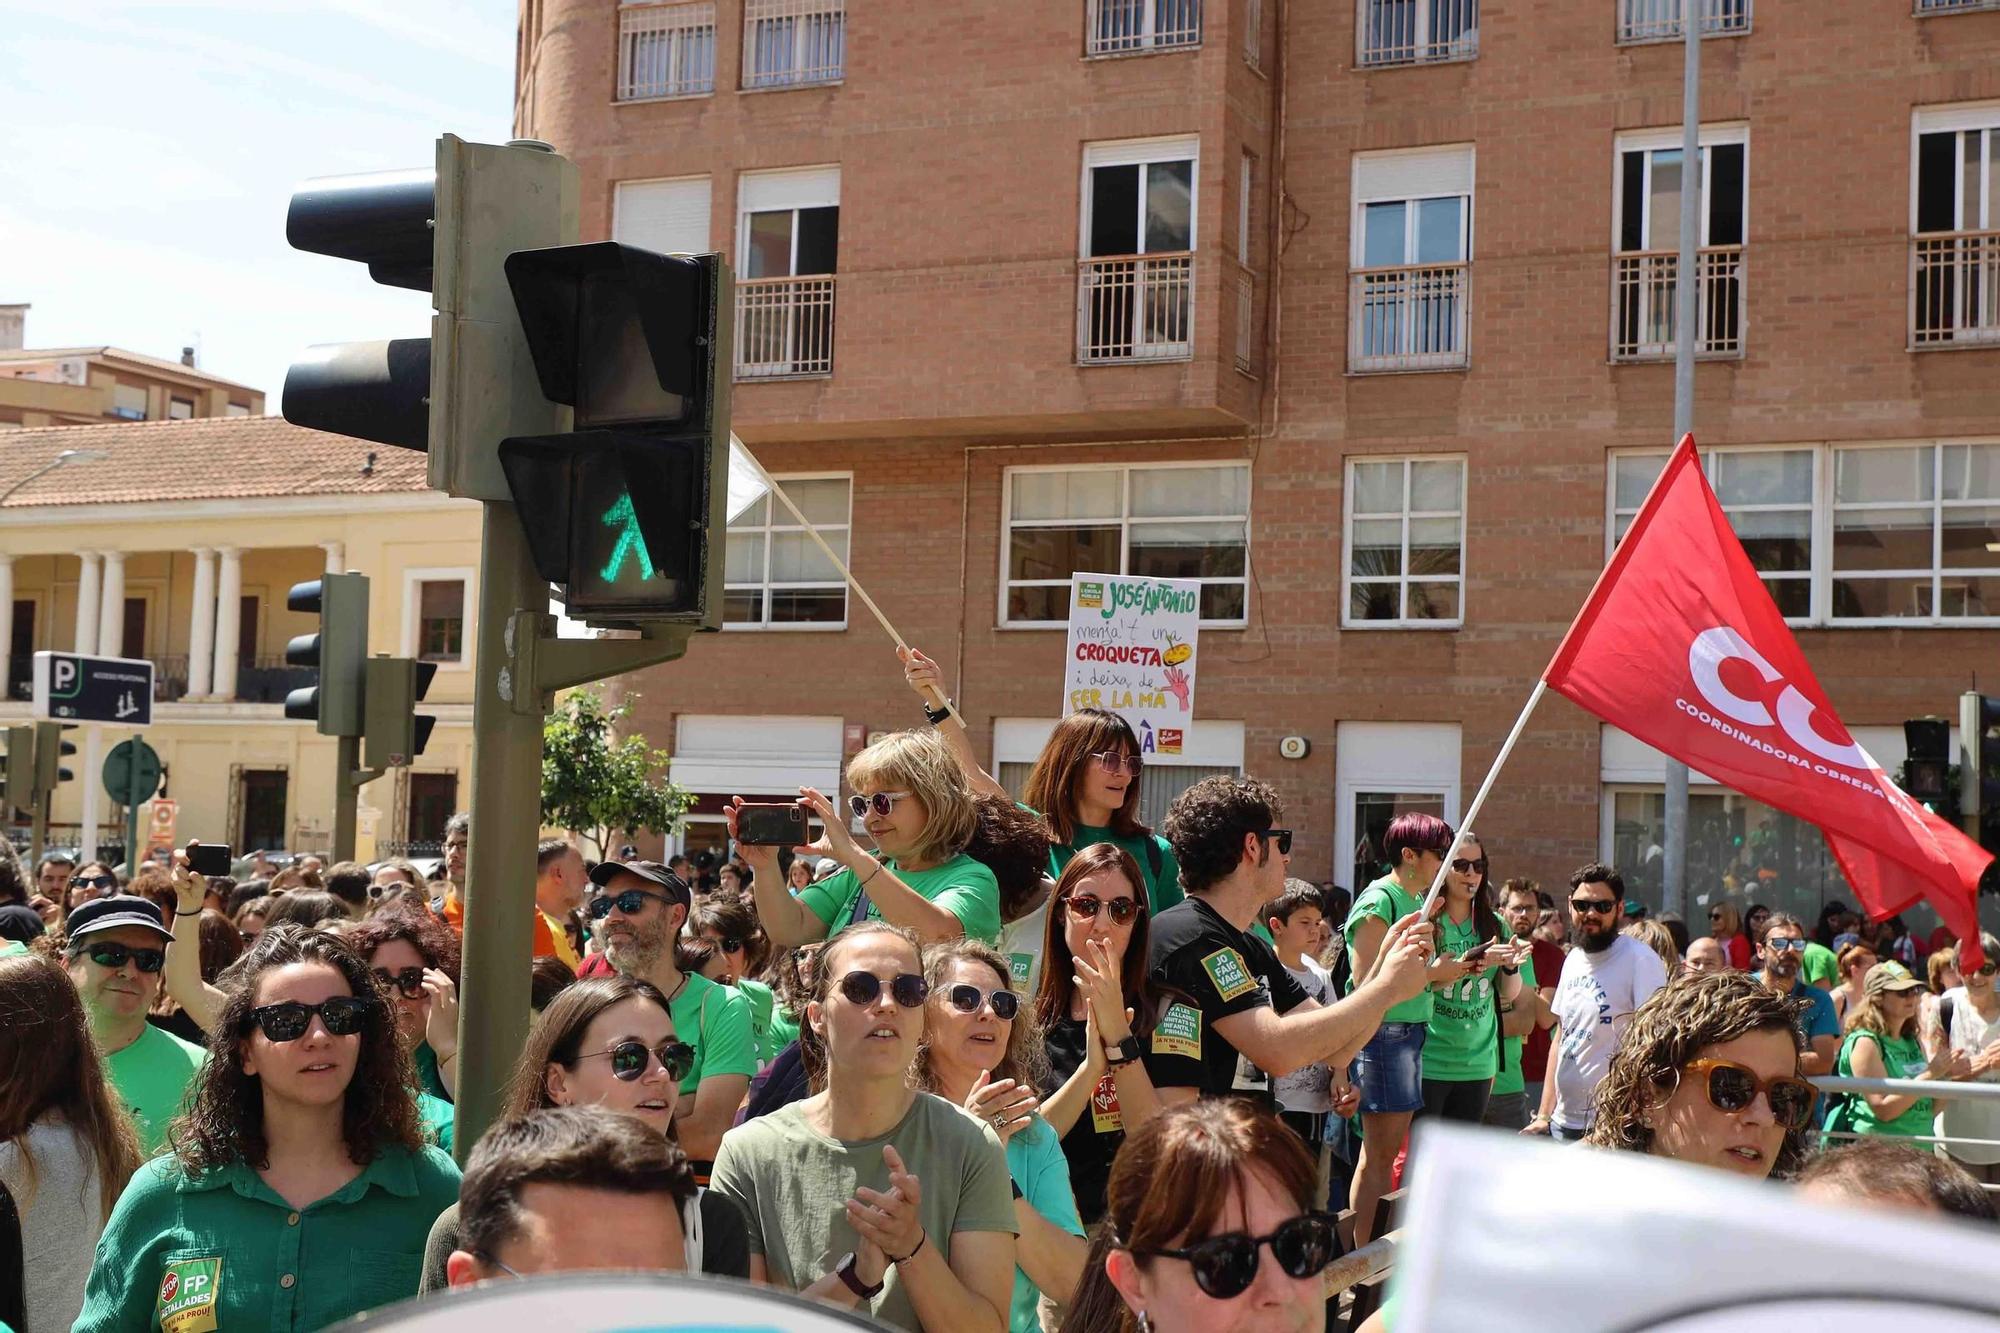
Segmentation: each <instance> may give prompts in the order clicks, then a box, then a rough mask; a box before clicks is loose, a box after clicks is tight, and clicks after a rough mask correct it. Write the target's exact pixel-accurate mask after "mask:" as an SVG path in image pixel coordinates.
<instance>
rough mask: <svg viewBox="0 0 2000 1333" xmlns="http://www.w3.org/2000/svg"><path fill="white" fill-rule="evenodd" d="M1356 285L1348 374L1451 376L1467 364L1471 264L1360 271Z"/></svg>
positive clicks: (1351, 298) (1352, 297) (1350, 318)
mask: <svg viewBox="0 0 2000 1333" xmlns="http://www.w3.org/2000/svg"><path fill="white" fill-rule="evenodd" d="M1351 285H1352V290H1351V292H1350V295H1349V298H1348V304H1349V307H1350V308H1349V312H1348V324H1349V334H1348V344H1347V347H1348V352H1347V368H1348V369H1349V370H1351V371H1354V372H1356V373H1357V374H1359V373H1366V372H1372V371H1384V370H1451V369H1455V368H1457V367H1459V366H1463V365H1465V364H1466V336H1465V335H1466V316H1467V313H1468V307H1469V306H1470V305H1471V302H1472V266H1471V265H1470V264H1406V265H1400V266H1398V267H1396V268H1371V269H1357V270H1356V271H1355V273H1354V275H1353V278H1352V284H1351Z"/></svg>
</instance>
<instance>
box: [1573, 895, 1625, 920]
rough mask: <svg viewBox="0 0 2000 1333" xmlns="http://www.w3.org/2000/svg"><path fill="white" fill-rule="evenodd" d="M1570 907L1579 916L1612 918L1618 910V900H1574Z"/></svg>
mask: <svg viewBox="0 0 2000 1333" xmlns="http://www.w3.org/2000/svg"><path fill="white" fill-rule="evenodd" d="M1569 905H1570V910H1572V911H1574V912H1575V913H1576V914H1577V915H1578V916H1592V915H1595V916H1610V915H1611V914H1612V913H1613V912H1615V911H1617V910H1618V900H1617V899H1616V898H1572V899H1570V900H1569Z"/></svg>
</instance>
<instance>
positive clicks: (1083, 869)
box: [1034, 842, 1202, 1223]
mask: <svg viewBox="0 0 2000 1333" xmlns="http://www.w3.org/2000/svg"><path fill="white" fill-rule="evenodd" d="M1139 884H1140V879H1139V867H1138V864H1137V863H1136V862H1134V861H1133V859H1132V856H1131V853H1129V852H1127V851H1126V850H1125V849H1124V848H1122V847H1118V846H1114V845H1112V844H1111V843H1103V842H1100V843H1097V844H1096V845H1094V846H1090V847H1086V848H1084V849H1083V850H1082V851H1080V852H1078V853H1077V854H1076V855H1075V856H1074V857H1072V858H1071V859H1070V862H1069V864H1068V865H1066V866H1064V867H1063V872H1062V878H1061V879H1058V880H1057V881H1056V888H1055V894H1054V903H1053V906H1052V907H1051V909H1050V912H1049V921H1048V934H1047V936H1046V939H1045V942H1044V944H1043V968H1042V974H1041V986H1040V987H1039V989H1037V990H1036V992H1035V997H1034V1006H1035V1019H1036V1022H1037V1023H1038V1025H1039V1026H1040V1027H1041V1029H1042V1033H1043V1042H1044V1045H1045V1047H1046V1048H1047V1051H1048V1062H1049V1066H1050V1069H1049V1074H1048V1079H1047V1081H1046V1082H1044V1083H1043V1085H1042V1089H1043V1094H1044V1095H1043V1101H1042V1108H1041V1114H1042V1116H1043V1118H1044V1119H1046V1120H1047V1121H1048V1122H1049V1124H1050V1126H1051V1127H1053V1128H1054V1130H1055V1132H1056V1133H1058V1134H1060V1135H1061V1136H1062V1149H1063V1154H1064V1156H1065V1157H1066V1158H1067V1159H1068V1161H1069V1171H1070V1184H1071V1187H1072V1188H1073V1190H1074V1191H1075V1194H1076V1206H1077V1210H1078V1212H1079V1213H1080V1214H1081V1216H1082V1218H1083V1220H1084V1222H1086V1223H1095V1222H1096V1221H1097V1219H1098V1218H1100V1217H1102V1216H1103V1215H1104V1187H1105V1182H1106V1181H1107V1180H1108V1179H1110V1176H1111V1162H1112V1159H1113V1158H1114V1157H1116V1156H1117V1155H1118V1148H1119V1145H1120V1144H1122V1143H1124V1142H1125V1137H1126V1135H1127V1134H1129V1133H1131V1132H1132V1131H1134V1130H1136V1129H1138V1128H1139V1126H1141V1125H1143V1124H1145V1123H1146V1122H1147V1121H1148V1120H1150V1119H1152V1118H1153V1116H1154V1115H1155V1114H1156V1113H1157V1112H1158V1111H1159V1109H1160V1108H1161V1107H1162V1106H1167V1105H1173V1104H1175V1103H1178V1102H1184V1101H1192V1100H1194V1098H1195V1097H1196V1096H1197V1095H1198V1094H1199V1091H1200V1088H1201V1081H1202V1071H1201V1061H1200V1060H1199V1059H1198V1058H1196V1052H1197V1049H1198V1044H1197V1043H1198V1037H1199V1033H1200V1030H1201V1012H1200V1010H1199V1009H1197V1008H1196V1007H1195V1005H1194V1003H1193V1001H1191V1000H1189V999H1187V998H1186V997H1185V996H1175V995H1170V994H1169V993H1168V992H1166V991H1165V990H1162V989H1161V988H1160V987H1158V986H1156V985H1154V984H1153V982H1152V981H1151V980H1149V979H1148V977H1147V974H1146V958H1147V950H1148V948H1149V947H1150V942H1149V935H1150V932H1149V931H1148V930H1147V928H1146V926H1147V921H1148V919H1149V917H1150V916H1151V913H1150V912H1148V911H1147V910H1146V899H1145V895H1144V892H1143V891H1142V890H1141V888H1140V887H1139Z"/></svg>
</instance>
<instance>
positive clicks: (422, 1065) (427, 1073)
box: [410, 1041, 451, 1102]
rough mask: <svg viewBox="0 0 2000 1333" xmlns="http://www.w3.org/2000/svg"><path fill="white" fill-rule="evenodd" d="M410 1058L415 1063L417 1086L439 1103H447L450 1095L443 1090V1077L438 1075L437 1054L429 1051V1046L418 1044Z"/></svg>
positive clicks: (426, 1042) (428, 1044)
mask: <svg viewBox="0 0 2000 1333" xmlns="http://www.w3.org/2000/svg"><path fill="white" fill-rule="evenodd" d="M410 1058H411V1059H413V1060H415V1061H416V1062H417V1086H418V1087H420V1088H422V1089H423V1090H424V1091H425V1092H427V1093H429V1094H430V1095H431V1096H433V1097H435V1098H437V1099H438V1100H439V1101H441V1102H449V1101H450V1100H451V1093H449V1092H448V1091H446V1090H445V1086H444V1076H443V1075H441V1074H439V1073H438V1057H437V1052H436V1051H434V1050H432V1049H431V1044H430V1043H429V1042H428V1041H420V1042H418V1043H417V1049H416V1050H415V1051H414V1052H412V1053H411V1057H410Z"/></svg>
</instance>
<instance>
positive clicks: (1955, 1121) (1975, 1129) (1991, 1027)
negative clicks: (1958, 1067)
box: [1937, 986, 2000, 1166]
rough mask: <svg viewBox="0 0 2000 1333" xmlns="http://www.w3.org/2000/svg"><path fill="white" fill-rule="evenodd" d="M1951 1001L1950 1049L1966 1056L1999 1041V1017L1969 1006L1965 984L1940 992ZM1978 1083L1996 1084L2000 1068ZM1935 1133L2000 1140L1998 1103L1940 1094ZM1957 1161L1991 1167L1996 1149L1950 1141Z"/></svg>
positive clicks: (1999, 1151)
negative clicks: (1991, 1017)
mask: <svg viewBox="0 0 2000 1333" xmlns="http://www.w3.org/2000/svg"><path fill="white" fill-rule="evenodd" d="M1944 998H1945V999H1947V1000H1950V1001H1951V1031H1950V1033H1948V1034H1947V1036H1948V1037H1949V1038H1950V1041H1951V1048H1952V1049H1953V1050H1954V1051H1963V1052H1965V1053H1966V1054H1967V1055H1977V1054H1979V1053H1980V1052H1981V1051H1983V1050H1985V1049H1986V1048H1987V1047H1988V1046H1989V1045H1991V1044H1992V1043H1994V1042H1996V1041H2000V1018H1996V1019H1995V1020H1994V1021H1993V1022H1991V1023H1988V1022H1987V1021H1986V1020H1985V1019H1983V1018H1981V1017H1980V1016H1979V1011H1978V1010H1977V1009H1975V1008H1973V1007H1972V1001H1971V999H1970V998H1968V997H1967V995H1966V993H1965V987H1963V986H1954V987H1952V988H1951V989H1950V990H1948V991H1946V992H1945V993H1944ZM1977 1081H1978V1082H1981V1083H2000V1069H1989V1070H1987V1071H1986V1072H1985V1073H1983V1074H1981V1075H1980V1076H1979V1078H1978V1080H1977ZM1937 1106H1938V1113H1937V1132H1938V1134H1939V1135H1940V1136H1942V1137H1947V1138H1955V1139H2000V1104H1996V1103H1994V1102H1990V1101H1986V1100H1984V1099H1981V1100H1979V1101H1974V1100H1973V1099H1972V1098H1970V1097H1940V1098H1939V1099H1938V1104H1937ZM1946 1151H1947V1152H1949V1153H1950V1154H1951V1155H1952V1156H1953V1157H1955V1158H1956V1159H1958V1160H1959V1161H1961V1162H1971V1163H1974V1164H1975V1165H1978V1166H1991V1165H1993V1164H1994V1163H1996V1162H2000V1148H1988V1147H1976V1146H1974V1145H1972V1144H1966V1143H1954V1144H1951V1145H1949V1147H1947V1148H1946Z"/></svg>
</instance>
